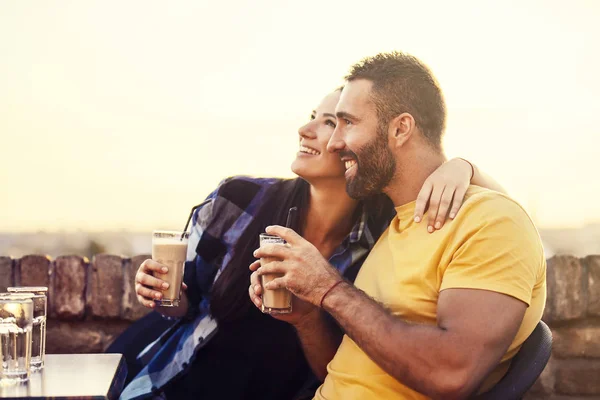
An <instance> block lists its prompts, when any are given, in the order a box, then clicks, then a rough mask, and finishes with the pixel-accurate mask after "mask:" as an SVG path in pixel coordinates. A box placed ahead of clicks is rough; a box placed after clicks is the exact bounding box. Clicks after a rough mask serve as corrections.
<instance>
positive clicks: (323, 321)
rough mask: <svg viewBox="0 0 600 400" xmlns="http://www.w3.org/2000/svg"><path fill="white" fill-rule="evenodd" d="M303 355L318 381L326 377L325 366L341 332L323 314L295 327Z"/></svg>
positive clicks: (339, 340)
mask: <svg viewBox="0 0 600 400" xmlns="http://www.w3.org/2000/svg"><path fill="white" fill-rule="evenodd" d="M295 328H296V332H297V333H298V337H299V338H300V343H301V344H302V350H303V351H304V355H305V357H306V359H307V361H308V364H309V365H310V367H311V369H312V370H313V372H314V374H315V375H316V376H317V378H318V379H319V380H320V381H323V380H324V379H325V376H327V364H328V363H329V362H330V361H331V359H332V358H333V356H334V355H335V352H336V351H337V349H338V347H339V345H340V342H341V340H342V332H341V330H340V329H339V327H338V326H337V325H335V323H334V322H333V320H332V319H331V318H330V317H329V316H327V315H326V314H325V313H324V312H322V311H320V310H317V311H316V312H315V313H314V314H313V315H311V316H310V317H308V318H305V319H304V320H303V321H301V322H300V323H298V324H297V325H295Z"/></svg>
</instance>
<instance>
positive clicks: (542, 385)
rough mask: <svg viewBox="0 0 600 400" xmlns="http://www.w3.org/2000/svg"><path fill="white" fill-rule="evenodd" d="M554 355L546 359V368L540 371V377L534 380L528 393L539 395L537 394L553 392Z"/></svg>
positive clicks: (542, 394) (543, 394)
mask: <svg viewBox="0 0 600 400" xmlns="http://www.w3.org/2000/svg"><path fill="white" fill-rule="evenodd" d="M553 358H554V357H550V360H548V364H546V368H544V370H543V371H542V374H541V375H540V377H539V378H538V379H537V380H536V381H535V383H534V384H533V386H532V387H531V389H530V390H529V393H531V394H535V395H539V396H548V395H550V394H552V393H554V384H555V380H554V359H553Z"/></svg>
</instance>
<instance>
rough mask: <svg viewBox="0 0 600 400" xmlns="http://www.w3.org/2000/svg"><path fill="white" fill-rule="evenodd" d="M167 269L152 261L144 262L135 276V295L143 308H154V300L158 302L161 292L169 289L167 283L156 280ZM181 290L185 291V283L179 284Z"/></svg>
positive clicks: (161, 295) (167, 270)
mask: <svg viewBox="0 0 600 400" xmlns="http://www.w3.org/2000/svg"><path fill="white" fill-rule="evenodd" d="M167 272H169V269H168V268H167V266H166V265H163V264H160V263H158V262H156V261H154V260H151V259H147V260H145V261H144V262H143V263H142V265H140V268H139V269H138V271H137V273H136V274H135V293H136V295H137V299H138V301H139V302H140V304H142V305H143V306H144V307H148V308H154V307H156V303H154V300H160V299H162V297H163V293H162V291H163V290H166V289H168V288H169V283H168V282H165V281H163V280H162V279H159V278H156V275H157V274H166V273H167ZM181 287H182V288H183V289H187V285H186V284H185V283H182V284H181Z"/></svg>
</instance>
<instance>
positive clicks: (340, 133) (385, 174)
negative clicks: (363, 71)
mask: <svg viewBox="0 0 600 400" xmlns="http://www.w3.org/2000/svg"><path fill="white" fill-rule="evenodd" d="M371 86H372V83H371V82H370V81H367V80H364V79H361V80H355V81H352V82H348V84H347V85H346V86H345V87H344V90H343V91H342V95H341V97H340V101H339V102H338V104H337V107H336V117H337V126H336V129H335V131H334V132H333V135H332V137H331V139H330V141H329V144H328V146H327V149H328V150H329V151H331V152H337V153H338V154H339V156H340V158H341V159H342V161H343V162H344V166H345V168H346V173H345V178H346V191H347V192H348V195H350V197H352V198H355V199H361V198H365V197H367V196H371V195H374V194H378V193H381V192H382V191H383V190H384V189H385V187H386V186H388V184H389V183H390V181H391V180H392V178H393V176H394V173H395V171H396V160H395V158H394V155H393V153H392V152H391V150H390V148H389V145H388V133H387V123H386V124H384V123H380V121H379V120H378V117H377V110H376V109H375V105H374V103H373V101H372V100H371V98H370V93H371Z"/></svg>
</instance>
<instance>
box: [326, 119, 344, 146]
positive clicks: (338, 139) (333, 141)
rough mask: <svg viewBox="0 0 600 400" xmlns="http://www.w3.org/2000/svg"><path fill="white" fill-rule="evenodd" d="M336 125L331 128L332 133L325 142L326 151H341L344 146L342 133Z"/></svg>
mask: <svg viewBox="0 0 600 400" xmlns="http://www.w3.org/2000/svg"><path fill="white" fill-rule="evenodd" d="M338 127H339V125H338ZM338 127H336V128H335V129H334V130H333V133H332V134H331V137H330V138H329V142H327V151H328V152H330V153H337V152H338V151H342V150H343V149H344V148H345V147H346V143H345V142H344V140H343V139H342V134H341V132H340V129H339V128H338Z"/></svg>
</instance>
